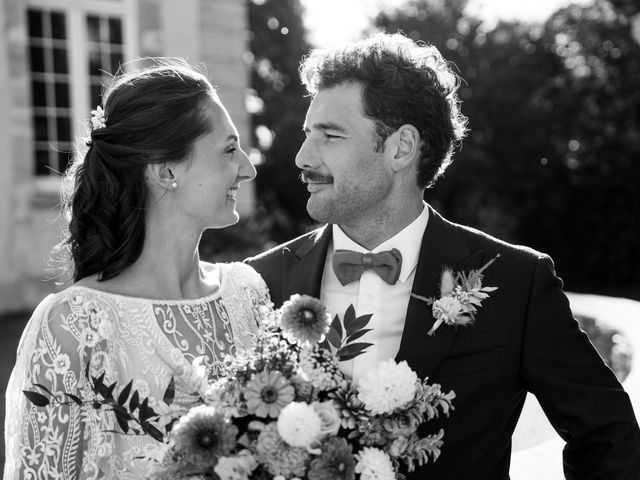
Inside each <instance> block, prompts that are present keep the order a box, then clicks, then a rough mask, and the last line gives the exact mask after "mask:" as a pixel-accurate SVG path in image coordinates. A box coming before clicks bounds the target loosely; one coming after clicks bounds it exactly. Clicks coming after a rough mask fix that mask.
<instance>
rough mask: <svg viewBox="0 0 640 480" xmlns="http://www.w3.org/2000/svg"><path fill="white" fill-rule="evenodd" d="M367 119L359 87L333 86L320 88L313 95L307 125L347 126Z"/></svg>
mask: <svg viewBox="0 0 640 480" xmlns="http://www.w3.org/2000/svg"><path fill="white" fill-rule="evenodd" d="M365 119H367V117H366V116H365V114H364V109H363V105H362V96H361V94H360V91H359V89H341V88H338V87H333V88H330V89H322V90H319V91H318V93H317V94H316V95H315V96H314V97H313V99H312V101H311V104H310V105H309V109H308V110H307V115H306V118H305V127H309V128H311V127H312V126H316V125H318V126H319V125H332V124H333V126H338V125H342V126H345V125H346V124H349V123H353V122H359V121H362V120H365Z"/></svg>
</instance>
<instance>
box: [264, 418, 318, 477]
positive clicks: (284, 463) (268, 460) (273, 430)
mask: <svg viewBox="0 0 640 480" xmlns="http://www.w3.org/2000/svg"><path fill="white" fill-rule="evenodd" d="M256 450H257V452H258V455H259V460H260V463H263V464H265V465H266V466H267V470H269V472H270V473H271V474H272V475H283V476H285V477H292V476H297V477H302V476H304V474H305V471H306V466H305V465H306V462H307V460H308V458H309V454H308V453H307V451H306V450H305V449H304V448H299V447H292V446H290V445H289V444H288V443H287V442H285V441H284V440H283V439H282V437H280V435H279V434H278V427H277V425H276V422H271V423H270V424H268V425H267V426H266V427H265V428H264V429H263V430H262V432H260V435H259V436H258V443H257V445H256Z"/></svg>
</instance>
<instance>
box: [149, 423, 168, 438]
mask: <svg viewBox="0 0 640 480" xmlns="http://www.w3.org/2000/svg"><path fill="white" fill-rule="evenodd" d="M145 431H146V432H147V433H148V434H149V435H150V436H151V438H153V439H154V440H157V441H158V442H161V441H162V440H163V439H164V435H162V432H161V431H160V430H158V429H157V428H156V427H154V426H153V425H151V424H150V423H148V422H146V423H145Z"/></svg>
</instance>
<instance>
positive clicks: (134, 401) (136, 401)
mask: <svg viewBox="0 0 640 480" xmlns="http://www.w3.org/2000/svg"><path fill="white" fill-rule="evenodd" d="M139 405H140V395H139V394H138V391H137V390H134V392H133V395H131V400H129V410H131V411H132V412H133V411H134V410H135V409H136V408H138V406H139Z"/></svg>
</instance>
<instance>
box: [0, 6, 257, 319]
mask: <svg viewBox="0 0 640 480" xmlns="http://www.w3.org/2000/svg"><path fill="white" fill-rule="evenodd" d="M246 8H247V7H246V3H245V2H243V1H238V0H179V1H177V0H4V1H3V2H0V86H1V87H2V88H0V152H2V154H1V156H0V166H1V167H2V168H1V169H0V314H2V313H6V312H11V311H18V310H24V309H27V310H28V309H31V308H33V307H34V306H35V305H36V304H37V303H38V302H39V301H40V300H41V299H42V298H43V297H44V296H45V295H46V294H47V293H50V292H53V291H55V289H56V286H55V278H54V275H53V273H52V272H48V267H49V264H50V251H51V247H52V246H53V245H55V244H56V243H57V242H58V240H59V238H60V232H61V224H60V221H59V219H58V208H57V206H58V204H59V190H60V175H59V174H58V173H57V172H61V171H64V168H66V165H67V162H68V159H69V152H71V151H72V150H73V143H74V141H75V139H77V138H78V137H79V136H81V135H82V134H83V132H84V126H83V125H84V124H83V122H84V121H86V119H87V118H88V116H89V112H90V110H92V109H93V108H95V106H96V105H97V104H98V102H99V90H100V84H101V83H102V82H103V81H104V80H105V76H106V75H107V74H110V73H115V71H116V70H117V68H118V65H119V64H121V63H123V62H127V61H130V60H134V59H136V58H139V57H148V56H177V57H183V58H186V59H187V60H188V61H189V62H191V63H195V64H201V65H204V66H205V67H206V69H207V71H208V73H209V76H210V77H211V79H212V81H213V83H214V84H215V85H216V86H218V87H219V93H220V96H221V98H222V100H223V102H224V104H225V106H226V107H227V109H228V110H229V113H230V115H231V117H232V118H233V119H234V121H235V123H236V126H237V127H238V130H239V132H240V135H241V137H242V138H243V143H244V144H245V146H246V143H247V141H248V139H249V138H250V118H249V115H248V113H247V112H246V109H245V95H246V92H247V89H248V85H249V74H248V69H247V66H246V63H245V59H246V58H247V54H246V50H247V41H246V38H247V33H246V32H247V21H248V20H247V12H246ZM241 192H242V195H243V196H242V197H241V198H240V199H239V209H240V210H241V211H242V212H241V213H249V212H251V211H252V210H253V206H254V203H255V194H254V192H253V190H252V189H251V188H243V189H241Z"/></svg>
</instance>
